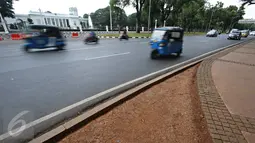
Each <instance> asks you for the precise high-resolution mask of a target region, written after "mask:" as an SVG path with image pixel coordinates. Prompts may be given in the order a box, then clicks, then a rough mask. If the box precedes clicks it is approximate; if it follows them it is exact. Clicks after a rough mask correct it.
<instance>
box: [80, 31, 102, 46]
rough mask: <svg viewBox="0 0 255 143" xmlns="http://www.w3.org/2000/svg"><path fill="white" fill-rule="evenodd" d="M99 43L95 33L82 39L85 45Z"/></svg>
mask: <svg viewBox="0 0 255 143" xmlns="http://www.w3.org/2000/svg"><path fill="white" fill-rule="evenodd" d="M98 41H99V38H98V37H97V36H96V33H95V32H93V31H92V32H90V33H89V34H88V35H87V36H86V37H85V39H84V43H85V44H87V43H96V44H97V43H98Z"/></svg>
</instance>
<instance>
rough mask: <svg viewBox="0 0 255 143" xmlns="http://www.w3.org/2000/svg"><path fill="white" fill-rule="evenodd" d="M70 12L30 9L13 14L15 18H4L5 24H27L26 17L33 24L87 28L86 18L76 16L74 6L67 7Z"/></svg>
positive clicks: (76, 11)
mask: <svg viewBox="0 0 255 143" xmlns="http://www.w3.org/2000/svg"><path fill="white" fill-rule="evenodd" d="M69 10H70V11H69V13H70V14H58V13H51V12H41V11H30V12H29V14H27V15H25V14H15V18H5V20H6V22H7V25H8V26H9V27H10V25H11V24H17V23H19V22H21V21H22V22H23V23H25V24H29V22H28V18H30V19H32V20H33V24H39V25H52V26H57V27H59V28H61V29H80V28H83V29H84V28H89V22H88V19H87V18H86V19H85V18H82V17H79V16H78V10H77V8H75V7H72V8H70V9H69Z"/></svg>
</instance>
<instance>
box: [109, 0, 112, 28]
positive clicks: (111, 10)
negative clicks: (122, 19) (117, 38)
mask: <svg viewBox="0 0 255 143" xmlns="http://www.w3.org/2000/svg"><path fill="white" fill-rule="evenodd" d="M109 8H110V26H111V31H112V8H111V5H110V6H109Z"/></svg>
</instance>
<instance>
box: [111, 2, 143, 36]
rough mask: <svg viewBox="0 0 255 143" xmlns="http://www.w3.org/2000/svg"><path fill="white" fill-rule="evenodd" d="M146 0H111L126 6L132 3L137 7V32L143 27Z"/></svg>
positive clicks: (116, 4) (115, 3)
mask: <svg viewBox="0 0 255 143" xmlns="http://www.w3.org/2000/svg"><path fill="white" fill-rule="evenodd" d="M144 3H145V0H111V1H110V4H111V5H114V6H117V7H122V8H124V7H125V6H127V5H131V4H132V6H133V7H134V8H135V9H136V32H137V33H140V27H141V15H142V10H143V7H144Z"/></svg>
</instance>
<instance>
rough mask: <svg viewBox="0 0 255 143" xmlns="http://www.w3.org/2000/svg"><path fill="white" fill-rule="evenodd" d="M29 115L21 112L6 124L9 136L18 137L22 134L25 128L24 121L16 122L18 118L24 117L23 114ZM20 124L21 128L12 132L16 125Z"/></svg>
mask: <svg viewBox="0 0 255 143" xmlns="http://www.w3.org/2000/svg"><path fill="white" fill-rule="evenodd" d="M27 113H29V111H22V112H20V113H19V114H17V115H16V116H15V117H14V118H13V119H12V120H11V121H10V123H9V124H8V132H9V134H10V135H11V136H13V137H16V136H18V135H20V134H21V133H22V131H24V130H25V128H26V126H25V125H26V121H25V120H22V119H20V120H18V119H19V118H20V117H22V116H24V115H25V114H27ZM19 123H20V124H21V126H20V127H19V128H18V129H15V131H12V130H13V127H14V126H15V125H17V124H19Z"/></svg>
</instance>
